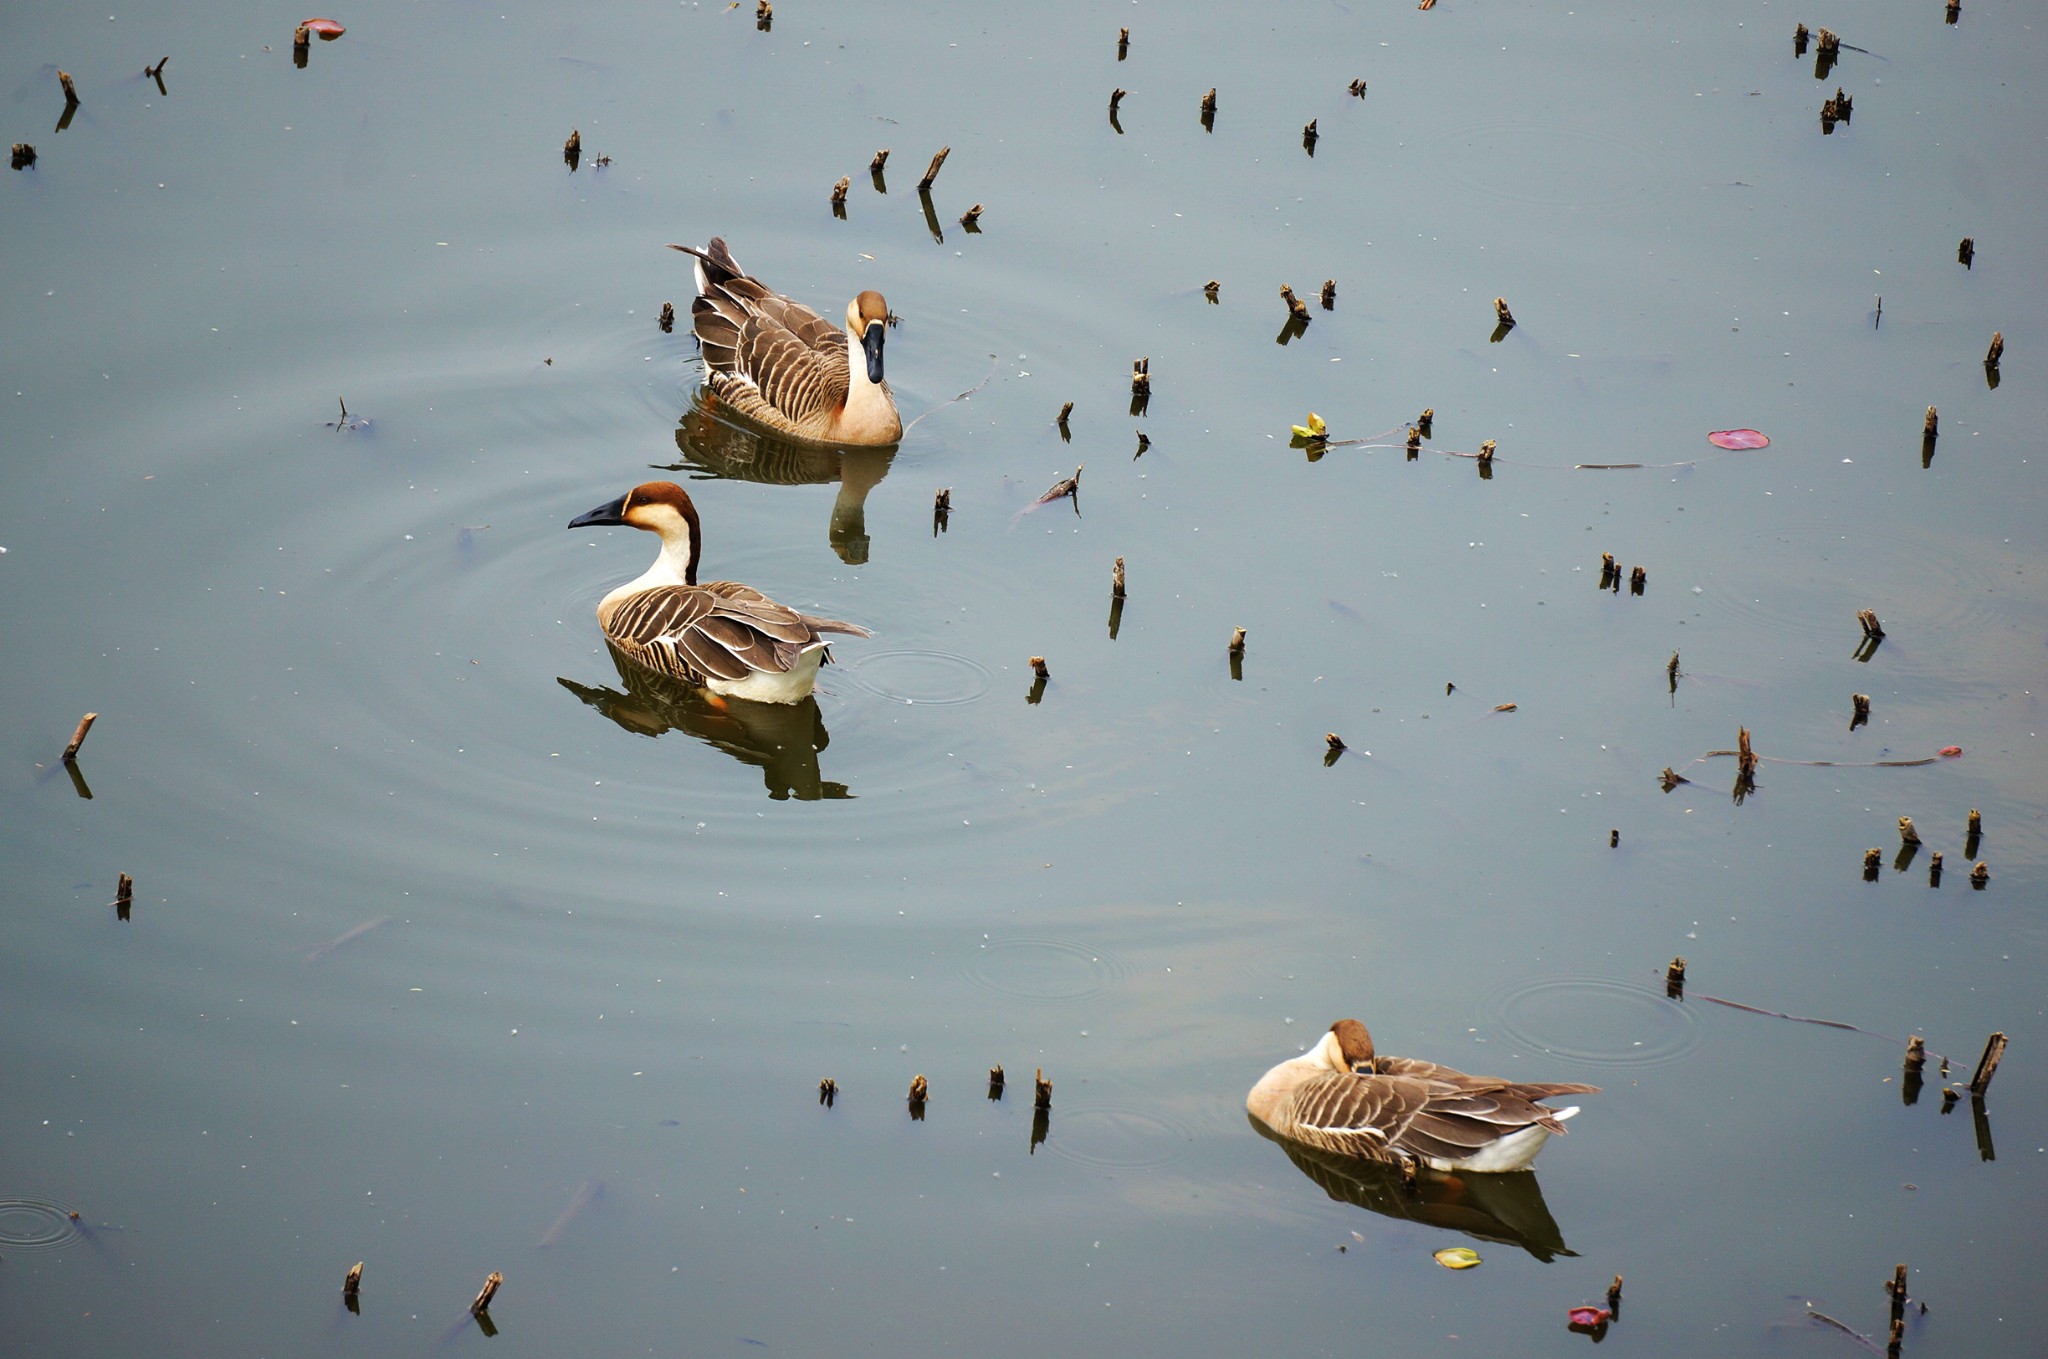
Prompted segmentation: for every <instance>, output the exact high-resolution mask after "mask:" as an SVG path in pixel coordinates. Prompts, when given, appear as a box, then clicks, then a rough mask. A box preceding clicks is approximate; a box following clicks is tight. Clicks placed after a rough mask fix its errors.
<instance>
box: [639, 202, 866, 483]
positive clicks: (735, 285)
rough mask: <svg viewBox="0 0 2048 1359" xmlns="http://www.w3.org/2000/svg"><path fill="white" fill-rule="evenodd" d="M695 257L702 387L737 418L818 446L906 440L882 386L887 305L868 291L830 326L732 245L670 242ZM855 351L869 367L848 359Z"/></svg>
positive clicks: (694, 307)
mask: <svg viewBox="0 0 2048 1359" xmlns="http://www.w3.org/2000/svg"><path fill="white" fill-rule="evenodd" d="M669 249H671V250H680V251H682V252H683V253H684V254H686V255H694V256H696V259H697V300H696V301H695V302H694V303H692V304H691V306H690V319H691V323H692V325H693V326H694V327H695V329H696V332H697V340H698V342H699V343H700V344H701V345H702V347H703V350H704V385H705V386H706V387H708V388H709V389H710V390H711V394H712V395H713V396H716V397H717V398H718V399H719V400H721V401H723V402H724V403H725V404H726V405H727V406H729V407H730V408H731V409H732V410H733V411H734V412H735V413H737V414H739V415H742V416H744V417H746V418H747V419H749V420H752V421H754V422H755V423H757V424H761V425H766V426H767V427H768V428H769V429H772V430H775V431H777V432H778V433H781V434H786V435H789V436H791V437H793V438H797V439H805V440H808V441H810V442H812V443H821V444H822V443H831V444H893V443H895V442H896V441H897V440H898V439H900V438H902V437H903V418H902V417H901V416H900V415H898V414H897V413H896V398H895V397H894V396H893V395H892V394H891V393H890V391H889V384H888V383H887V382H884V381H883V380H882V341H883V336H884V334H885V332H886V331H887V329H888V327H887V321H888V317H889V304H888V303H887V302H885V301H883V300H882V295H881V294H880V293H878V292H875V291H873V290H872V289H870V290H869V291H867V292H864V293H862V294H860V296H858V297H856V298H854V299H853V301H851V302H849V303H847V304H846V324H845V327H844V328H843V329H842V328H841V327H839V326H835V325H833V324H832V323H831V322H830V321H827V320H826V319H825V318H824V317H822V316H820V315H818V313H816V312H814V311H812V310H811V309H810V308H809V307H806V306H805V305H804V304H803V303H801V302H798V301H795V300H793V299H791V298H787V297H784V296H783V295H782V294H780V293H777V292H773V291H770V290H769V289H768V288H767V287H766V286H765V285H764V284H762V283H761V281H760V280H759V279H756V278H753V277H750V276H749V275H748V273H747V271H746V270H744V269H742V268H740V264H739V261H738V260H736V259H734V258H733V257H732V251H731V250H729V249H727V248H726V244H725V239H724V238H723V237H721V236H713V237H712V238H711V244H709V245H707V246H705V247H703V248H702V249H699V248H698V247H696V246H694V245H671V246H670V247H669ZM855 350H859V351H860V353H861V357H862V361H861V362H859V363H849V362H848V358H849V356H850V355H852V353H853V352H854V351H855Z"/></svg>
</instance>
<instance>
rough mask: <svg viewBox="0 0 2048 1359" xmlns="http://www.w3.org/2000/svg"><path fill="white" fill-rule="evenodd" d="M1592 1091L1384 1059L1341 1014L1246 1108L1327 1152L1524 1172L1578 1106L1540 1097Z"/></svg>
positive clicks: (1268, 1078) (1277, 1070)
mask: <svg viewBox="0 0 2048 1359" xmlns="http://www.w3.org/2000/svg"><path fill="white" fill-rule="evenodd" d="M1598 1093H1599V1088H1598V1087H1597V1086H1591V1085H1571V1084H1551V1085H1529V1084H1524V1083H1522V1082H1518V1081H1504V1080H1497V1079H1494V1078H1492V1077H1488V1076H1468V1075H1466V1074H1465V1073H1464V1072H1462V1071H1459V1070H1457V1069H1455V1068H1453V1067H1447V1066H1439V1065H1437V1064H1436V1063H1435V1062H1419V1061H1413V1060H1411V1059H1409V1058H1405V1057H1381V1056H1379V1055H1378V1054H1377V1053H1375V1052H1374V1051H1373V1046H1372V1035H1371V1034H1370V1033H1368V1032H1366V1028H1365V1025H1363V1024H1361V1023H1359V1022H1358V1021H1357V1020H1355V1019H1340V1020H1338V1021H1337V1022H1336V1023H1335V1024H1332V1025H1331V1026H1330V1031H1329V1032H1328V1033H1326V1034H1324V1035H1323V1039H1322V1041H1321V1042H1320V1043H1318V1044H1316V1046H1315V1047H1313V1048H1311V1049H1310V1050H1309V1051H1307V1052H1305V1053H1303V1054H1302V1055H1301V1056H1299V1057H1293V1058H1289V1059H1288V1060H1287V1061H1284V1062H1282V1063H1280V1064H1279V1065H1278V1066H1276V1067H1274V1068H1273V1069H1272V1070H1271V1071H1268V1072H1267V1073H1266V1074H1265V1075H1263V1076H1261V1077H1260V1078H1259V1083H1258V1084H1257V1085H1255V1086H1253V1087H1252V1091H1251V1094H1250V1095H1249V1096H1247V1097H1246V1099H1245V1108H1246V1110H1247V1111H1249V1112H1250V1114H1251V1115H1252V1117H1253V1118H1256V1119H1258V1120H1259V1122H1261V1123H1263V1124H1265V1125H1266V1126H1267V1127H1269V1128H1271V1129H1272V1130H1273V1131H1274V1132H1276V1133H1278V1134H1279V1135H1280V1136H1282V1137H1286V1138H1290V1139H1292V1140H1294V1141H1296V1142H1301V1143H1303V1144H1305V1145H1307V1146H1311V1147H1316V1148H1318V1149H1320V1150H1323V1151H1329V1152H1335V1153H1338V1154H1340V1155H1345V1156H1356V1157H1360V1158H1362V1159H1364V1160H1368V1161H1394V1162H1400V1161H1420V1162H1422V1163H1423V1164H1424V1165H1428V1166H1431V1167H1434V1168H1435V1169H1437V1170H1470V1171H1485V1172H1491V1171H1502V1170H1526V1169H1527V1168H1528V1167H1529V1163H1530V1162H1532V1161H1534V1160H1535V1159H1536V1153H1537V1152H1539V1151H1541V1150H1542V1149H1543V1143H1544V1142H1545V1141H1546V1140H1547V1139H1548V1138H1549V1137H1550V1135H1551V1134H1552V1133H1561V1132H1563V1131H1564V1120H1565V1119H1567V1118H1570V1117H1571V1116H1572V1115H1573V1114H1575V1113H1577V1112H1578V1109H1577V1108H1571V1109H1551V1108H1547V1107H1545V1106H1544V1105H1541V1104H1538V1103H1537V1102H1536V1101H1538V1100H1541V1099H1547V1098H1549V1097H1550V1096H1552V1095H1592V1094H1598Z"/></svg>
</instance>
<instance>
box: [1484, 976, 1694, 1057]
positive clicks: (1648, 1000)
mask: <svg viewBox="0 0 2048 1359" xmlns="http://www.w3.org/2000/svg"><path fill="white" fill-rule="evenodd" d="M1483 1010H1484V1013H1483V1015H1482V1025H1483V1027H1484V1028H1490V1029H1497V1030H1498V1031H1499V1032H1500V1033H1501V1035H1502V1036H1503V1037H1505V1038H1507V1039H1509V1040H1511V1041H1512V1042H1514V1043H1517V1044H1520V1045H1522V1046H1523V1047H1526V1048H1528V1049H1529V1050H1530V1051H1532V1052H1537V1053H1542V1054H1545V1055H1548V1056H1552V1057H1561V1058H1564V1059H1566V1060H1568V1061H1574V1062H1584V1063H1586V1064H1588V1065H1591V1066H1656V1065H1660V1064H1662V1063H1665V1062H1674V1061H1677V1060H1678V1059H1679V1058H1680V1057H1683V1056H1685V1055H1686V1054H1687V1053H1689V1052H1691V1051H1692V1050H1693V1049H1694V1048H1696V1047H1698V1046H1699V1042H1700V1031H1699V1024H1698V1021H1697V1020H1695V1019H1694V1018H1693V1015H1692V1012H1691V1011H1690V1010H1689V1009H1687V1008H1686V1006H1685V1005H1684V1004H1683V1003H1682V1002H1679V1001H1674V1000H1667V999H1665V997H1664V994H1663V992H1661V991H1657V990H1653V989H1651V988H1650V987H1648V986H1638V985H1636V984H1634V983H1632V982H1624V981H1616V980H1614V979H1613V978H1611V977H1546V978H1544V979H1542V980H1541V981H1532V982H1522V983H1518V984H1516V985H1515V986H1513V987H1510V988H1509V989H1507V990H1505V991H1502V992H1500V993H1498V994H1496V995H1494V996H1492V997H1490V998H1489V999H1488V1000H1487V1001H1486V1003H1485V1005H1484V1007H1483Z"/></svg>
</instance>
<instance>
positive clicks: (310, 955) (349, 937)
mask: <svg viewBox="0 0 2048 1359" xmlns="http://www.w3.org/2000/svg"><path fill="white" fill-rule="evenodd" d="M390 923H391V917H390V916H388V915H380V916H378V917H377V918H376V919H375V920H365V921H364V922H363V923H362V924H360V925H357V926H356V927H355V928H354V929H349V930H344V931H342V932H341V933H340V934H337V935H336V936H334V938H332V939H329V940H328V941H327V942H326V943H324V944H318V945H315V946H314V947H312V948H310V949H308V950H306V961H307V962H309V963H317V962H319V961H320V960H321V959H322V958H325V957H326V956H327V955H328V954H330V953H332V952H334V950H336V949H338V948H340V947H341V946H342V945H343V944H352V943H354V942H355V941H356V940H358V939H360V938H362V937H363V936H364V935H366V934H368V933H369V932H370V931H371V930H374V929H376V928H377V927H378V926H379V925H388V924H390Z"/></svg>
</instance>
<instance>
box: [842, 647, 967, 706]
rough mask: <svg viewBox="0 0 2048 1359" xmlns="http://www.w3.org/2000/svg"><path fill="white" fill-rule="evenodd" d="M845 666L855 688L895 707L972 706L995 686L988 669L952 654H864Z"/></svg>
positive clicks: (907, 651) (874, 652) (896, 652)
mask: <svg viewBox="0 0 2048 1359" xmlns="http://www.w3.org/2000/svg"><path fill="white" fill-rule="evenodd" d="M842 664H844V665H845V667H846V668H845V672H844V673H845V675H846V678H847V679H848V680H849V681H850V682H851V683H852V684H853V685H854V686H855V687H857V688H860V689H864V690H866V691H867V692H868V693H871V694H873V695H875V696H876V697H877V698H886V699H888V700H890V701H891V702H893V703H912V704H915V703H924V704H944V703H972V702H974V701H975V700H976V699H979V698H982V697H984V696H985V695H986V694H987V693H988V691H989V689H990V688H991V687H992V686H993V685H994V682H995V676H994V675H993V674H991V673H990V671H989V669H988V667H987V666H985V665H983V664H981V663H980V662H979V661H974V660H970V659H968V658H967V657H965V656H958V655H955V654H953V653H952V652H950V651H919V650H897V651H864V652H861V653H859V654H858V655H856V656H853V657H851V658H849V659H848V660H846V661H844V662H842Z"/></svg>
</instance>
